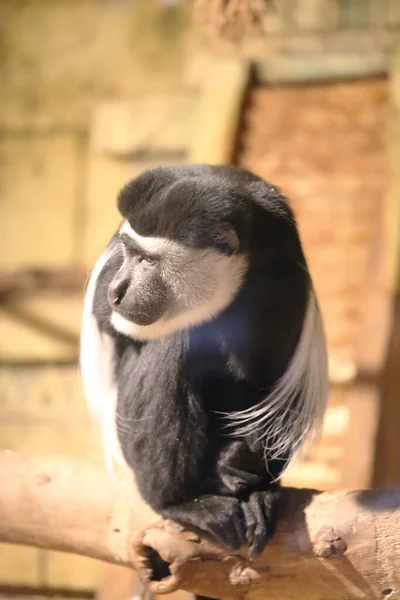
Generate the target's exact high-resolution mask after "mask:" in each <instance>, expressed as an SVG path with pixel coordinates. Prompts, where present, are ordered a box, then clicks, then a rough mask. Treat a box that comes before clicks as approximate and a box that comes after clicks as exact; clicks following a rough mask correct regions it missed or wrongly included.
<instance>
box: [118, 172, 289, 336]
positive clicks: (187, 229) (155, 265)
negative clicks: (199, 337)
mask: <svg viewBox="0 0 400 600" xmlns="http://www.w3.org/2000/svg"><path fill="white" fill-rule="evenodd" d="M118 208H119V211H120V213H121V214H122V216H123V218H124V221H123V223H122V225H121V227H120V229H119V234H118V242H119V251H120V252H121V255H122V265H121V266H120V268H119V270H118V271H117V273H116V274H115V276H114V278H113V279H112V282H111V284H110V286H109V293H108V299H109V303H110V306H111V308H112V323H113V325H114V327H115V328H116V329H117V330H118V331H120V332H122V333H124V334H126V335H129V336H132V337H135V338H137V339H151V338H156V337H162V336H164V335H167V334H169V333H171V332H173V331H176V330H181V329H185V328H187V327H190V326H194V325H198V324H200V323H202V322H205V321H207V320H210V319H212V318H214V317H215V316H217V315H218V314H219V313H221V312H222V311H223V310H224V309H225V308H227V307H228V306H229V305H230V304H231V303H232V301H233V300H234V298H235V296H236V295H237V294H238V292H239V290H240V289H241V287H242V285H243V283H244V281H245V279H246V274H247V272H248V270H249V268H250V267H251V266H252V267H254V266H257V264H258V265H262V264H264V263H265V262H268V261H270V260H271V259H272V257H273V256H275V255H276V253H277V250H279V253H280V252H281V251H282V249H283V250H284V249H285V248H286V249H287V250H288V252H289V253H290V248H292V246H293V240H294V241H295V242H296V240H298V237H297V231H296V228H295V226H294V221H293V217H292V213H291V211H290V209H289V208H288V206H287V204H286V201H285V200H284V198H283V197H282V196H281V195H280V193H279V191H278V190H276V188H273V187H272V186H270V185H269V184H266V183H265V182H264V181H262V180H261V179H259V178H258V177H256V176H254V175H252V174H250V173H249V172H247V171H244V170H242V169H239V168H236V167H228V166H224V167H222V166H221V167H211V166H204V165H190V166H183V167H179V168H167V167H160V168H156V169H153V170H150V171H147V172H145V173H143V174H142V175H140V176H139V177H137V178H136V179H134V180H132V181H130V182H129V183H128V184H127V185H126V186H125V187H124V188H123V189H122V191H121V192H120V194H119V197H118ZM293 235H294V237H293ZM290 240H292V242H291V241H290ZM292 250H293V248H292ZM298 259H299V257H298V253H297V254H296V260H298Z"/></svg>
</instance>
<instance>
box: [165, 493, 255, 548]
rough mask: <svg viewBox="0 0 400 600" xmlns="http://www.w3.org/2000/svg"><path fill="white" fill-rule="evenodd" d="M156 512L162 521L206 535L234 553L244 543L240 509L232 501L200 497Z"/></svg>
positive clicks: (244, 522) (213, 497)
mask: <svg viewBox="0 0 400 600" xmlns="http://www.w3.org/2000/svg"><path fill="white" fill-rule="evenodd" d="M246 510H247V509H246ZM160 512H161V514H162V516H163V517H164V518H167V519H171V520H172V521H176V522H177V523H180V524H181V525H184V526H188V527H194V528H196V529H200V530H202V531H204V532H207V533H210V534H211V535H212V536H213V537H215V538H216V539H217V540H218V541H219V542H220V543H221V544H222V545H223V546H226V547H227V548H229V549H230V550H238V549H239V548H240V547H241V546H243V545H244V544H245V543H246V539H247V535H246V519H245V513H244V506H243V504H242V503H241V502H240V501H239V500H237V499H236V498H232V497H229V496H213V495H206V496H200V497H199V498H197V499H195V500H192V501H190V502H185V503H184V504H179V505H176V506H170V507H168V508H164V509H163V510H162V511H160ZM249 515H250V513H249Z"/></svg>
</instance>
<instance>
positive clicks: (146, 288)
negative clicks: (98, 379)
mask: <svg viewBox="0 0 400 600" xmlns="http://www.w3.org/2000/svg"><path fill="white" fill-rule="evenodd" d="M119 238H120V244H121V248H122V252H123V258H124V260H123V264H122V266H121V267H120V269H119V271H118V272H117V273H116V275H115V276H114V279H113V280H112V282H111V284H110V287H109V293H108V299H109V303H110V306H111V308H112V323H113V325H114V327H115V328H116V329H117V330H118V331H120V332H122V333H124V334H126V335H129V336H132V337H135V338H137V339H152V338H157V337H162V336H164V335H168V334H169V333H172V332H173V331H177V330H181V329H185V328H187V327H190V326H194V325H197V324H199V323H202V322H204V321H207V320H210V319H212V318H213V317H214V316H216V315H217V314H218V313H220V312H221V311H222V310H224V308H226V307H227V306H228V305H229V304H230V303H231V302H232V300H233V298H234V297H235V295H236V294H237V292H238V291H239V289H240V287H241V285H242V282H243V278H244V276H245V273H246V270H247V258H246V256H244V255H242V254H240V253H239V239H238V237H237V234H236V232H235V231H234V229H233V228H232V227H231V226H230V225H228V224H226V223H225V224H222V225H220V226H218V227H216V228H215V231H213V232H212V238H213V244H212V245H210V247H207V248H201V249H199V248H193V247H189V246H187V245H185V244H183V243H180V242H177V241H176V240H173V239H168V238H163V237H155V236H148V237H146V236H141V235H139V234H138V233H136V232H135V231H134V230H133V229H132V227H131V226H130V225H129V223H128V221H124V223H123V224H122V227H121V229H120V232H119Z"/></svg>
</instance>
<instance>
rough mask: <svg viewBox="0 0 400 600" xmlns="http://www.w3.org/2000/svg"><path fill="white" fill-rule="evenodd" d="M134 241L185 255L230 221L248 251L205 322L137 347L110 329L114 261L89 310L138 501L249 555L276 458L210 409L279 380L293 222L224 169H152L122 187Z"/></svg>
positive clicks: (260, 392) (291, 304)
mask: <svg viewBox="0 0 400 600" xmlns="http://www.w3.org/2000/svg"><path fill="white" fill-rule="evenodd" d="M118 206H119V209H120V211H121V214H122V215H123V216H124V217H125V218H126V219H127V220H128V221H129V222H130V223H131V225H132V227H133V228H134V229H135V231H137V232H138V233H139V234H140V235H145V236H149V235H151V236H162V237H167V238H170V239H174V240H176V241H178V242H180V243H181V244H184V245H187V246H188V247H191V248H206V247H208V246H211V245H213V244H214V238H213V232H214V231H215V229H216V227H217V226H218V225H220V224H223V223H226V222H228V223H230V224H231V225H232V226H233V227H234V228H235V230H236V232H237V235H238V238H239V244H240V248H239V252H243V253H246V254H248V255H249V256H250V268H249V271H248V273H247V276H246V279H245V281H244V284H243V286H242V289H241V290H240V292H239V293H238V295H237V296H236V298H235V299H234V301H233V302H232V303H231V305H230V306H228V307H227V308H226V309H225V310H224V311H223V312H222V313H221V314H220V315H219V316H218V317H216V318H214V319H213V320H212V321H210V322H209V323H206V324H204V325H201V326H198V327H195V328H192V329H191V330H186V331H182V332H178V333H174V334H172V335H169V336H167V337H165V338H163V339H158V340H154V341H148V342H138V341H134V340H131V339H128V338H126V337H124V336H123V335H120V334H119V333H117V332H116V331H115V330H114V329H113V327H112V326H111V325H110V307H109V304H108V301H107V293H108V288H109V285H110V282H111V280H112V278H113V276H114V275H115V273H116V271H117V270H118V268H119V267H120V265H121V264H122V254H121V253H120V251H119V250H118V245H117V244H116V239H114V240H112V242H111V244H112V245H115V254H114V255H113V258H112V259H111V260H110V261H109V262H108V263H107V265H106V266H105V267H104V269H103V271H102V273H101V276H100V277H99V280H98V285H97V290H96V295H95V301H94V309H95V315H96V317H97V320H98V322H99V326H100V329H101V330H103V331H106V332H107V333H109V334H111V335H112V336H113V337H114V338H115V341H116V351H117V354H118V363H117V367H116V368H117V381H118V405H117V412H118V424H119V425H120V424H121V422H122V423H123V426H119V427H118V432H119V439H120V442H121V446H122V450H123V454H124V456H125V459H126V461H127V462H128V464H129V465H130V466H131V468H132V469H133V470H134V472H135V476H136V480H137V483H138V487H139V490H140V492H141V494H142V495H143V498H144V499H145V500H146V502H148V503H149V504H150V505H151V506H152V507H153V508H154V510H156V511H157V512H158V513H160V514H161V515H163V516H164V517H167V518H171V519H174V520H176V521H178V522H181V523H183V524H185V525H189V526H192V527H197V528H199V529H201V530H204V531H206V532H209V533H211V534H212V535H215V536H217V537H218V539H220V540H221V542H222V543H224V544H226V545H227V546H228V547H230V548H232V549H237V548H238V547H240V546H241V545H242V544H243V543H245V542H246V541H247V542H249V546H250V549H249V555H250V557H251V558H254V557H256V556H257V555H258V554H259V553H260V552H261V551H262V550H263V548H264V546H265V543H266V542H267V540H268V539H269V537H270V536H271V535H272V534H273V531H274V527H275V518H276V504H277V500H278V497H279V487H278V484H277V483H276V482H275V480H276V478H277V477H279V474H280V473H281V472H282V469H283V468H284V466H285V464H286V462H285V459H284V457H283V458H282V460H279V461H277V460H275V461H271V460H270V461H268V456H267V464H266V462H265V457H264V455H263V448H262V447H261V443H260V441H259V440H258V436H259V432H256V433H254V434H253V435H249V436H248V437H246V438H245V439H235V438H232V437H228V436H227V435H226V433H227V431H226V428H225V425H226V422H225V420H224V416H223V415H222V414H221V413H224V412H225V413H227V412H228V413H229V412H231V411H237V410H241V409H245V408H248V407H251V406H253V405H255V404H257V403H259V402H260V401H261V400H262V399H264V398H265V397H266V395H267V394H268V391H269V390H270V389H271V387H272V386H273V385H274V384H275V383H276V382H277V380H278V379H279V378H280V377H281V376H282V375H283V374H284V372H285V370H286V368H287V366H288V363H289V361H290V359H291V357H292V355H293V352H294V349H295V347H296V344H297V342H298V339H299V336H300V332H301V328H302V324H303V320H304V314H305V310H306V304H307V300H308V295H309V291H310V279H309V275H308V271H307V267H306V263H305V259H304V255H303V252H302V249H301V245H300V241H299V237H298V233H297V229H296V225H295V221H294V218H293V215H292V212H291V210H290V208H289V206H288V204H287V201H286V199H285V198H284V197H283V196H282V195H281V194H280V192H279V191H278V190H277V189H276V188H275V187H273V186H271V185H269V184H267V183H265V182H263V181H262V180H260V179H259V178H258V177H256V176H254V175H252V174H250V173H249V172H247V171H243V170H241V169H238V168H235V167H209V166H196V165H195V166H187V167H180V168H158V169H154V170H152V171H149V172H146V173H144V174H143V175H141V176H139V177H138V178H136V179H135V180H133V181H131V182H130V183H129V184H128V185H127V186H125V188H124V189H123V190H122V191H121V193H120V195H119V199H118Z"/></svg>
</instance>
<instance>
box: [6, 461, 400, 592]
mask: <svg viewBox="0 0 400 600" xmlns="http://www.w3.org/2000/svg"><path fill="white" fill-rule="evenodd" d="M281 510H282V512H281V515H280V524H279V527H278V532H277V535H276V536H275V537H274V539H273V540H272V541H271V543H270V544H269V545H268V547H267V549H266V550H265V552H264V554H263V555H262V556H261V557H260V558H259V559H257V560H256V561H254V562H253V563H249V562H248V561H247V558H246V549H242V550H241V551H240V552H235V553H232V552H231V553H229V552H226V551H224V550H223V549H221V548H220V547H218V546H216V545H215V544H214V543H213V542H212V541H211V540H210V539H207V538H206V537H205V536H203V535H198V534H197V533H194V532H192V531H187V530H184V529H183V528H182V527H180V526H178V525H176V524H174V523H171V522H168V521H165V522H163V521H160V520H159V518H158V517H157V515H155V514H154V513H153V512H152V511H151V510H150V508H149V507H148V506H146V505H145V504H144V503H143V501H142V500H141V499H140V496H139V494H138V492H137V490H136V489H135V486H134V485H133V483H132V481H131V480H130V477H129V476H127V474H125V475H124V476H118V477H117V476H115V477H111V476H107V475H106V474H104V473H103V472H102V471H101V470H100V469H98V468H96V467H94V466H91V465H88V464H84V463H82V462H78V461H73V460H70V459H65V458H55V457H29V456H28V457H27V456H23V455H20V454H16V453H12V452H3V453H1V454H0V541H2V542H11V543H18V544H29V545H33V546H38V547H42V548H48V549H55V550H64V551H68V552H74V553H78V554H84V555H87V556H91V557H94V558H98V559H102V560H106V561H109V562H114V563H117V564H122V565H131V566H134V567H135V568H136V569H137V570H138V572H139V575H140V577H141V578H142V580H143V581H144V582H146V583H147V584H148V586H149V588H150V590H151V591H152V592H153V593H155V594H161V593H169V592H172V591H174V590H176V589H178V588H181V589H187V590H189V591H192V592H195V593H197V594H203V595H208V596H211V597H218V598H227V599H228V598H229V599H230V598H243V597H245V598H248V599H251V600H253V599H254V600H264V599H265V598H266V597H267V595H268V598H272V599H274V598H277V599H278V598H279V600H285V599H292V598H298V597H300V596H301V598H302V600H307V599H310V600H311V599H312V600H318V599H320V600H322V599H327V598H329V599H331V598H332V599H334V598H341V599H343V598H346V599H351V598H358V599H359V598H383V597H390V599H391V600H394V599H399V598H400V491H395V490H393V491H382V492H356V491H338V492H325V493H319V492H316V491H313V490H294V489H289V488H288V489H286V490H285V492H284V495H283V501H282V509H281ZM299 594H300V596H299Z"/></svg>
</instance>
